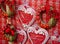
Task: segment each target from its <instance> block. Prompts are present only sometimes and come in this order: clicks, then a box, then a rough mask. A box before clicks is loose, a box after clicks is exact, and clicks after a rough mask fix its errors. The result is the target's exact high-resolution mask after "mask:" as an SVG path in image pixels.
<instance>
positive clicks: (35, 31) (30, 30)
mask: <svg viewBox="0 0 60 44" xmlns="http://www.w3.org/2000/svg"><path fill="white" fill-rule="evenodd" d="M27 32H28V35H29V33H30V32H33V33H36V34H43V35H45V40H44V41H43V42H42V44H45V43H46V42H47V40H48V39H49V34H48V32H47V31H46V30H45V29H43V28H39V29H38V30H36V29H35V28H34V27H29V29H28V31H27ZM28 37H29V38H30V36H28ZM30 41H31V43H32V44H33V41H32V40H31V38H30Z"/></svg>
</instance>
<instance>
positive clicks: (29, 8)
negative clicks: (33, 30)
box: [18, 4, 36, 15]
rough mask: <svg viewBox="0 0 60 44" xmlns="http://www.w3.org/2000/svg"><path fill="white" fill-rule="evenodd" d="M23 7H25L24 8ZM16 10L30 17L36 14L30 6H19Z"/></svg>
mask: <svg viewBox="0 0 60 44" xmlns="http://www.w3.org/2000/svg"><path fill="white" fill-rule="evenodd" d="M24 6H26V8H25V7H24ZM18 10H21V11H24V12H25V13H28V14H31V15H35V14H36V12H35V10H34V9H33V8H31V7H30V6H28V5H27V4H23V5H19V6H18Z"/></svg>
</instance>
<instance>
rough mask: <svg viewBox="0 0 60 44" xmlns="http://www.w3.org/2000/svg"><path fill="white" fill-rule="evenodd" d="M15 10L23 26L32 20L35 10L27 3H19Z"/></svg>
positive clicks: (29, 23)
mask: <svg viewBox="0 0 60 44" xmlns="http://www.w3.org/2000/svg"><path fill="white" fill-rule="evenodd" d="M17 11H18V15H19V19H20V21H21V23H22V24H23V26H24V27H26V25H28V26H30V25H31V24H32V23H33V22H34V20H35V15H36V12H35V10H34V9H32V8H31V7H30V6H28V5H27V4H23V5H19V6H18V10H17Z"/></svg>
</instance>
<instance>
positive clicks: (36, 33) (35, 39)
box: [28, 27, 49, 44]
mask: <svg viewBox="0 0 60 44" xmlns="http://www.w3.org/2000/svg"><path fill="white" fill-rule="evenodd" d="M28 38H29V40H30V42H31V44H45V43H46V42H47V40H48V38H49V35H48V32H47V31H46V30H45V29H42V28H39V29H38V30H36V29H35V28H34V27H30V28H29V29H28Z"/></svg>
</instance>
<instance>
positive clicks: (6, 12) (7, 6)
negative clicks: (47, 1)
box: [0, 0, 57, 44]
mask: <svg viewBox="0 0 60 44" xmlns="http://www.w3.org/2000/svg"><path fill="white" fill-rule="evenodd" d="M11 3H12V4H11ZM0 7H1V9H2V12H3V14H2V15H3V16H4V17H5V18H6V17H7V18H10V19H11V18H12V17H13V16H14V15H15V12H16V10H15V4H14V3H13V2H11V0H7V1H2V2H1V4H0ZM44 8H45V9H44V10H42V9H41V8H40V9H41V11H39V12H38V13H39V14H38V15H36V11H35V10H34V9H32V8H31V7H30V6H29V5H27V4H24V5H20V6H18V11H20V12H22V13H23V12H24V13H25V14H26V15H28V14H29V15H30V16H33V18H32V19H31V21H29V23H28V24H25V23H24V22H22V19H20V21H21V23H22V26H23V28H21V30H17V31H16V30H15V29H16V28H15V27H14V26H13V25H12V24H11V23H9V21H8V22H7V26H6V28H5V29H4V35H5V36H6V37H7V38H8V40H9V41H10V42H13V41H14V40H15V39H16V37H17V33H19V34H22V35H24V36H25V38H24V40H23V42H20V43H21V44H25V42H26V41H27V38H28V39H29V40H30V42H31V44H37V42H36V43H34V39H31V38H32V36H31V37H30V35H31V34H30V33H33V35H34V34H36V35H39V36H40V34H43V35H45V39H44V41H43V40H42V41H43V42H42V44H45V43H46V42H47V40H48V39H49V34H48V32H47V31H46V30H45V29H49V28H52V27H53V26H55V25H56V20H57V18H55V16H56V14H57V12H55V10H53V8H52V7H49V8H48V9H47V7H44ZM44 13H46V14H48V15H52V14H53V15H52V17H51V18H50V19H49V21H48V23H46V24H45V22H44V21H43V18H42V16H43V14H44ZM19 15H20V14H19ZM22 15H24V14H22ZM26 15H25V16H26ZM54 15H55V16H54ZM22 18H23V17H22ZM25 20H26V19H25ZM35 20H36V21H37V23H38V25H39V26H35V27H38V29H35V27H34V26H31V25H32V24H33V22H34V21H35ZM40 27H41V28H40ZM23 29H24V30H23ZM37 38H38V37H37ZM35 40H36V39H35ZM39 40H40V39H39ZM38 42H41V41H38ZM38 44H40V43H38Z"/></svg>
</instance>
